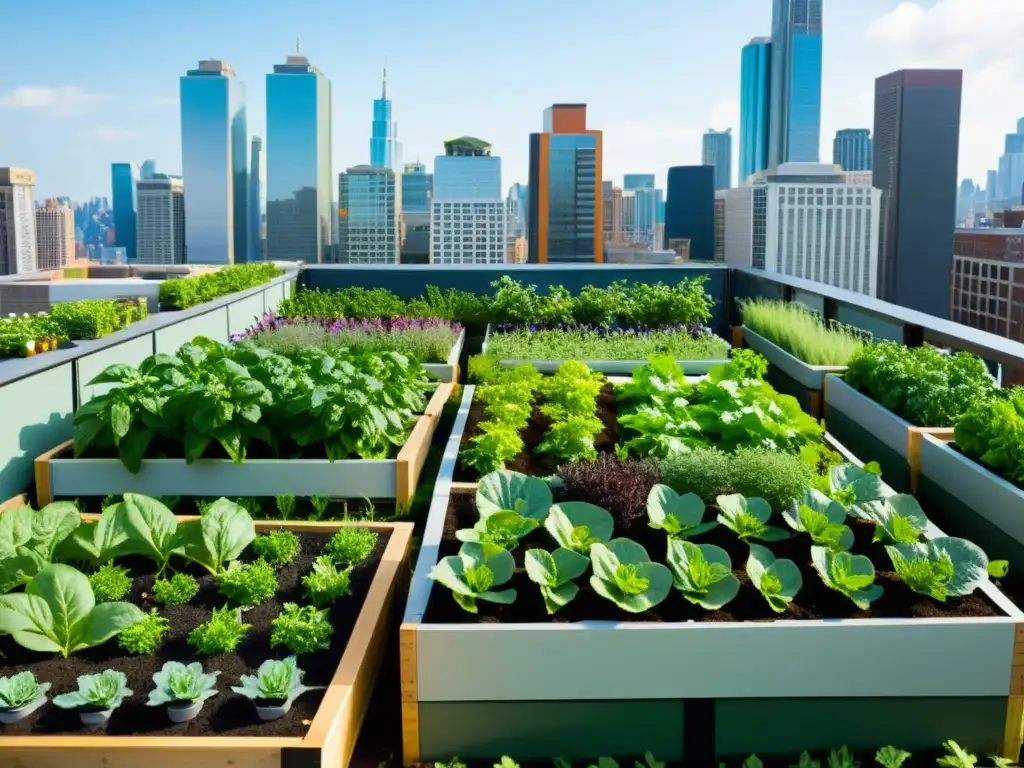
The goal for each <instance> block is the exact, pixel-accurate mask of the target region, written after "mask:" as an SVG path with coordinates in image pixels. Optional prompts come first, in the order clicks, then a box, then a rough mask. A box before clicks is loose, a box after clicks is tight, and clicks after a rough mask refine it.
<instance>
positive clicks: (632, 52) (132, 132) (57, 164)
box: [0, 0, 1024, 200]
mask: <svg viewBox="0 0 1024 768" xmlns="http://www.w3.org/2000/svg"><path fill="white" fill-rule="evenodd" d="M824 4H825V8H824V24H825V33H824V34H825V40H824V51H825V59H824V72H823V81H824V87H823V94H822V101H823V104H822V135H821V140H822V141H821V156H822V159H823V160H826V161H831V159H832V138H833V136H834V134H835V131H836V130H837V129H840V128H870V127H871V126H872V124H873V93H874V78H875V77H877V76H879V75H882V74H885V73H887V72H890V71H892V70H895V69H900V68H903V67H953V68H962V69H963V70H964V71H965V86H964V100H963V114H962V127H961V144H960V175H961V177H970V178H973V179H974V180H975V181H976V182H978V183H981V184H984V181H985V172H986V170H987V169H989V168H994V167H996V164H997V159H998V156H999V155H1000V154H1001V152H1002V146H1003V136H1004V134H1006V133H1008V132H1012V131H1014V130H1015V126H1016V121H1017V119H1018V117H1021V116H1024V46H1021V45H1020V41H1021V40H1022V39H1024V0H917V1H916V2H898V1H897V0H825V2H824ZM771 5H772V3H771V0H631V2H629V3H623V2H622V0H514V2H493V1H490V0H433V1H432V2H424V0H388V1H387V2H384V1H383V0H375V1H374V2H358V1H357V0H304V2H301V3H298V2H296V3H283V2H281V1H280V0H217V2H211V1H210V0H177V1H176V2H174V3H156V2H148V0H147V1H146V2H139V1H138V0H105V1H104V2H103V3H99V4H97V3H65V4H62V5H61V8H60V12H59V13H55V12H54V6H53V4H52V3H42V2H18V0H0V18H2V19H3V26H4V28H5V30H6V31H7V32H8V34H5V35H4V43H3V49H4V55H3V61H4V66H3V67H0V166H15V167H23V168H31V169H33V170H34V171H35V172H36V179H37V181H36V196H37V197H38V198H43V197H49V196H60V195H68V196H71V197H72V198H74V199H76V200H84V199H87V198H89V197H92V196H110V194H111V190H110V164H111V163H113V162H132V161H133V162H139V163H141V162H142V161H143V160H145V159H149V158H152V159H155V160H156V161H157V166H158V169H159V170H161V171H164V172H167V173H179V172H180V170H181V149H180V125H179V114H178V79H179V77H180V76H181V75H184V74H185V71H186V70H187V69H190V68H194V67H195V66H196V64H197V62H198V61H199V60H200V59H205V58H220V59H222V60H224V61H226V62H228V63H230V64H231V65H233V66H234V67H235V71H236V73H237V74H238V76H239V78H240V79H241V80H242V81H243V82H244V83H245V85H246V90H247V98H248V115H249V132H250V134H252V135H257V136H264V133H263V131H264V126H265V122H266V120H265V107H264V92H265V82H266V80H265V76H266V74H267V73H268V72H270V71H272V69H273V66H274V65H275V64H281V63H284V59H285V57H286V56H287V55H288V54H289V53H292V52H293V51H294V49H295V41H296V38H299V39H300V41H301V49H302V53H303V54H304V55H306V56H308V57H309V59H310V61H311V62H312V63H313V64H314V65H315V66H317V67H318V68H319V69H320V70H321V71H323V72H324V73H325V74H326V75H327V76H328V77H330V78H331V81H332V84H333V98H334V104H333V155H334V158H333V159H334V172H335V173H337V172H339V171H342V170H344V169H345V168H347V167H349V166H352V165H357V164H360V163H365V162H368V160H369V136H370V123H371V119H372V107H373V99H375V98H377V97H378V96H379V94H380V88H381V69H382V68H383V66H384V63H385V60H386V61H387V67H388V95H389V96H390V97H391V98H392V99H393V102H394V115H395V118H396V120H397V121H398V133H399V138H400V139H401V140H402V142H403V144H404V159H405V161H406V162H411V161H414V160H416V159H417V158H419V159H420V160H421V161H423V162H426V163H427V164H428V166H430V165H432V161H433V158H434V156H435V155H437V154H440V153H442V152H443V149H442V142H443V141H444V140H445V139H448V138H453V137H456V136H461V135H470V136H477V137H479V138H482V139H485V140H487V141H489V142H491V144H492V145H493V154H496V155H498V156H500V157H501V158H502V182H503V184H504V185H505V187H508V186H509V185H511V184H512V183H513V182H517V181H518V182H524V183H525V182H526V181H527V167H528V166H527V162H528V151H529V150H528V141H529V138H528V135H529V134H530V133H531V132H533V131H538V130H540V129H541V123H542V115H543V111H544V109H545V108H546V107H547V106H549V105H551V104H552V103H556V102H574V103H576V102H585V103H587V104H588V122H589V123H590V127H593V128H599V129H601V130H603V131H604V176H605V178H606V179H615V180H616V182H617V183H621V179H622V175H623V174H625V173H655V174H657V177H658V179H659V186H664V180H665V175H666V171H667V168H668V167H670V166H673V165H689V164H696V163H699V162H700V151H701V135H702V134H703V133H704V131H706V130H707V129H708V128H715V129H718V130H722V129H725V128H730V127H731V128H732V129H733V133H734V135H737V137H738V132H739V87H740V81H739V78H740V50H741V49H742V47H743V46H744V45H745V44H746V43H747V42H748V41H749V40H750V39H751V38H753V37H757V36H761V35H767V34H770V26H771ZM267 151H268V152H273V148H272V147H271V146H269V145H268V147H267ZM733 153H734V156H733V166H734V175H735V172H736V171H735V168H736V165H738V162H737V161H738V156H737V153H738V146H737V145H736V143H734V147H733ZM187 183H188V180H187V179H186V185H187Z"/></svg>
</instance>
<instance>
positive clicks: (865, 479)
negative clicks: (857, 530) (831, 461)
mask: <svg viewBox="0 0 1024 768" xmlns="http://www.w3.org/2000/svg"><path fill="white" fill-rule="evenodd" d="M828 482H829V487H830V488H831V489H832V493H831V496H832V498H833V499H835V500H836V501H838V502H839V503H840V504H842V505H843V506H844V507H848V506H850V505H851V504H863V503H865V502H868V501H877V500H878V499H884V498H886V497H887V496H892V495H893V493H894V491H893V490H892V489H891V488H890V487H889V486H887V485H886V484H885V483H884V482H882V474H881V471H880V470H879V468H878V465H877V464H874V463H869V464H865V465H864V466H863V467H858V466H857V465H856V464H837V465H836V466H834V467H831V468H830V469H829V471H828Z"/></svg>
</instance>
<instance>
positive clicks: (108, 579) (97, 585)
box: [89, 563, 132, 603]
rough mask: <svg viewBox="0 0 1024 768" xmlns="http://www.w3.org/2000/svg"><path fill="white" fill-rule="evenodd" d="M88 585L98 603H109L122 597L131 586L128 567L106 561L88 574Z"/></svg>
mask: <svg viewBox="0 0 1024 768" xmlns="http://www.w3.org/2000/svg"><path fill="white" fill-rule="evenodd" d="M89 586H90V587H92V593H93V594H94V595H95V596H96V602H98V603H111V602H114V601H115V600H120V599H122V598H123V597H124V596H125V595H127V594H128V593H129V592H130V591H131V588H132V578H131V576H129V575H128V569H127V568H124V567H122V566H120V565H114V564H113V563H108V564H107V565H104V566H103V567H101V568H100V569H99V570H98V571H96V572H95V573H93V574H91V575H90V576H89Z"/></svg>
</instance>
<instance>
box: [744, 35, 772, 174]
mask: <svg viewBox="0 0 1024 768" xmlns="http://www.w3.org/2000/svg"><path fill="white" fill-rule="evenodd" d="M741 68H742V71H741V74H740V184H743V183H744V182H745V181H746V180H747V179H748V178H749V177H750V176H752V175H753V174H755V173H757V172H758V171H763V170H765V169H766V168H767V167H768V123H769V119H770V114H771V68H772V41H771V38H770V37H755V38H754V39H753V40H751V41H750V42H749V43H748V44H747V45H745V46H743V56H742V60H741Z"/></svg>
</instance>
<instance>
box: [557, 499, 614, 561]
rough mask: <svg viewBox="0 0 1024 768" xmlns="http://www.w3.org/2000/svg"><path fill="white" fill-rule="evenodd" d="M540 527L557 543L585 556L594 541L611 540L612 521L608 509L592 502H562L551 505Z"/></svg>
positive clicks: (603, 541) (595, 542)
mask: <svg viewBox="0 0 1024 768" xmlns="http://www.w3.org/2000/svg"><path fill="white" fill-rule="evenodd" d="M544 527H545V528H546V529H547V532H548V533H550V534H551V536H552V538H554V540H555V541H557V542H558V544H559V546H561V547H564V548H565V549H570V550H572V551H573V552H578V553H579V554H581V555H587V554H589V553H590V548H591V547H592V546H593V545H594V544H602V543H606V542H608V541H609V540H610V539H611V537H612V532H613V530H614V527H615V520H614V518H613V517H612V516H611V514H610V513H609V512H607V511H605V510H603V509H601V508H600V507H595V506H594V505H593V504H588V503H587V502H585V501H565V502H562V503H561V504H556V505H555V506H553V507H551V509H550V511H549V512H548V516H547V519H546V520H545V521H544Z"/></svg>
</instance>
